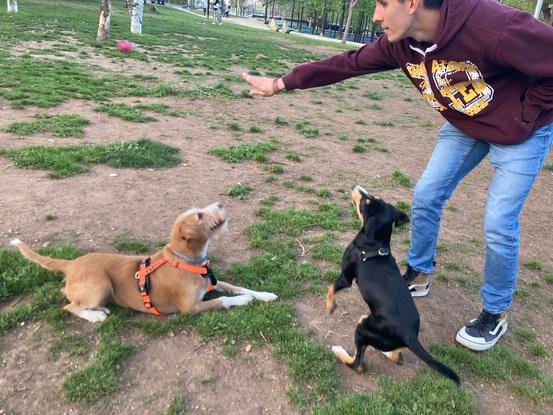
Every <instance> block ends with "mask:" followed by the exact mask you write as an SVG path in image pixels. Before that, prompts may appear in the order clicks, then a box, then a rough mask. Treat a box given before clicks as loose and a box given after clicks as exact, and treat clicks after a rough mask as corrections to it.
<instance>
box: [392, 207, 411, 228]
mask: <svg viewBox="0 0 553 415" xmlns="http://www.w3.org/2000/svg"><path fill="white" fill-rule="evenodd" d="M410 221H411V220H410V219H409V216H407V213H405V212H402V211H401V210H397V209H396V214H395V218H394V225H396V226H401V225H405V224H406V223H409V222H410Z"/></svg>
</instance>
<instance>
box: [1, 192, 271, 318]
mask: <svg viewBox="0 0 553 415" xmlns="http://www.w3.org/2000/svg"><path fill="white" fill-rule="evenodd" d="M226 230H227V216H226V213H225V210H224V209H223V207H222V205H221V204H219V203H213V204H211V205H209V206H207V207H205V208H203V209H196V208H194V209H189V210H187V211H186V212H184V213H182V214H181V215H180V216H179V217H178V218H177V220H176V221H175V223H174V224H173V228H172V231H171V239H170V242H169V243H168V244H167V245H166V246H165V247H164V248H163V250H161V251H159V252H157V253H156V254H154V255H152V256H151V258H150V261H148V262H144V258H142V257H138V256H127V255H119V254H104V253H91V254H86V255H83V256H81V257H79V258H77V259H75V260H72V261H70V260H62V259H53V258H49V257H45V256H42V255H39V254H37V253H36V252H34V251H33V250H32V249H31V248H30V247H29V246H28V245H26V244H25V243H23V242H21V241H20V240H18V239H15V240H13V241H12V242H11V245H12V246H16V247H17V248H18V249H19V251H20V252H21V253H22V254H23V255H24V256H25V257H26V258H28V259H29V260H31V261H33V262H36V263H38V264H40V265H41V266H43V267H44V268H47V269H49V270H52V271H61V272H63V273H64V274H65V288H64V290H63V292H64V294H65V296H66V297H67V298H68V300H69V301H70V303H69V304H68V305H66V306H65V307H64V308H65V309H66V310H67V311H69V312H71V313H73V314H75V315H76V316H78V317H81V318H84V319H85V320H88V321H90V322H97V321H103V320H105V319H106V317H107V315H108V314H109V309H108V308H106V305H107V304H108V303H109V302H114V303H116V304H118V305H120V306H123V307H128V308H132V309H134V310H137V311H142V312H152V313H154V314H158V311H159V314H169V313H176V312H182V313H199V312H202V311H205V310H213V309H219V308H230V307H232V306H237V305H245V304H248V303H249V302H250V301H252V300H253V299H254V298H255V299H257V300H261V301H273V300H276V299H277V296H276V295H275V294H272V293H268V292H257V291H252V290H248V289H246V288H242V287H236V286H233V285H231V284H228V283H226V282H222V281H219V282H217V281H216V280H215V279H214V278H213V274H212V273H211V272H210V270H209V266H208V262H207V248H208V245H209V242H210V241H211V240H213V239H216V238H217V237H218V236H220V235H221V234H222V233H223V232H225V231H226ZM202 274H203V275H202ZM210 277H211V278H210ZM211 289H215V290H217V291H227V292H230V293H233V294H240V295H237V296H234V297H225V296H221V297H219V298H216V299H213V300H208V301H202V300H203V298H204V295H205V294H206V293H207V292H208V291H210V290H211Z"/></svg>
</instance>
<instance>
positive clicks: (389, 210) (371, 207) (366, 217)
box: [351, 186, 409, 242]
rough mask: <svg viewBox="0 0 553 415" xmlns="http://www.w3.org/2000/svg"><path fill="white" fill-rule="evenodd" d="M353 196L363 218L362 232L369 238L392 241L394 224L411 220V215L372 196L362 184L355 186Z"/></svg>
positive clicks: (360, 217) (401, 223)
mask: <svg viewBox="0 0 553 415" xmlns="http://www.w3.org/2000/svg"><path fill="white" fill-rule="evenodd" d="M351 198H352V201H353V204H354V205H355V209H356V210H357V215H358V216H359V219H361V223H362V226H361V232H360V233H362V234H364V235H365V236H366V237H367V238H369V239H372V240H378V241H386V242H389V241H390V237H391V235H392V229H393V226H394V225H396V226H399V225H403V224H405V223H408V222H409V216H407V214H405V213H404V212H402V211H401V210H399V209H396V208H395V207H394V206H392V205H390V204H389V203H386V202H384V201H383V200H382V199H378V198H376V197H374V196H371V195H370V194H369V193H368V192H367V191H366V190H365V189H363V188H362V187H361V186H355V187H354V188H353V190H352V191H351Z"/></svg>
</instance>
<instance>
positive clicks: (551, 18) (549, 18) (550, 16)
mask: <svg viewBox="0 0 553 415" xmlns="http://www.w3.org/2000/svg"><path fill="white" fill-rule="evenodd" d="M552 11H553V5H550V6H549V7H547V6H546V7H544V8H543V20H545V22H546V23H547V24H548V25H549V26H553V13H551V12H552Z"/></svg>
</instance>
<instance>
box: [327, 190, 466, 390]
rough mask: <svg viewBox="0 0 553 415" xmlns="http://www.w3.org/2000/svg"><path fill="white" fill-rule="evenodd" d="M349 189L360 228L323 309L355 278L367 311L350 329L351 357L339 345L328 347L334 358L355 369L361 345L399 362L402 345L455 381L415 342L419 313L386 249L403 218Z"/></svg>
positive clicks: (363, 193)
mask: <svg viewBox="0 0 553 415" xmlns="http://www.w3.org/2000/svg"><path fill="white" fill-rule="evenodd" d="M351 194H352V199H353V203H354V204H355V207H356V209H357V214H358V215H359V218H360V219H361V222H362V227H361V230H360V231H359V233H358V234H357V236H356V237H355V239H354V240H353V242H351V243H350V244H349V246H348V247H347V249H346V251H345V253H344V256H343V258H342V272H341V275H340V277H339V278H338V279H337V280H336V282H335V283H334V285H331V286H329V287H328V293H327V296H326V308H327V310H328V312H329V313H330V314H331V313H333V312H334V309H335V308H336V304H335V302H334V296H335V294H336V292H338V291H339V290H341V289H343V288H347V287H351V284H352V281H353V279H354V278H355V279H356V280H357V285H358V286H359V291H361V295H362V296H363V299H364V300H365V302H366V303H367V304H368V306H369V309H370V312H371V314H370V315H369V316H363V317H361V319H360V320H359V323H358V324H357V328H356V329H355V347H356V352H355V356H354V357H352V356H350V355H349V354H348V353H347V352H346V351H345V350H344V349H343V348H342V347H341V346H334V347H333V348H332V351H333V352H334V354H335V355H336V357H337V358H338V359H339V360H340V361H342V362H343V363H345V364H346V365H348V366H349V367H351V368H353V369H357V370H360V369H361V367H362V366H361V363H362V361H363V355H364V353H365V349H366V348H367V346H372V347H374V348H375V349H377V350H380V351H382V352H383V353H384V354H385V355H386V357H388V358H389V359H390V360H392V361H393V362H395V363H397V364H401V363H402V362H403V358H402V356H401V350H402V349H405V348H407V349H409V350H411V351H412V352H413V353H414V354H415V355H416V356H417V357H419V358H420V359H422V360H423V361H424V362H425V363H426V364H428V365H429V366H430V367H431V368H432V369H434V370H436V371H437V372H439V373H441V374H442V375H444V376H446V377H448V378H449V379H451V380H452V381H454V382H455V383H457V384H458V383H459V377H458V376H457V374H456V373H455V372H454V371H453V370H451V369H450V368H448V367H447V366H445V365H443V364H442V363H440V362H438V361H436V360H435V359H434V358H433V357H432V356H431V355H430V354H429V353H428V352H427V351H426V350H425V349H424V347H423V346H422V345H421V343H420V342H419V339H418V335H419V326H420V319H419V313H418V311H417V308H416V307H415V304H414V302H413V299H412V298H411V294H410V293H409V290H408V288H407V284H406V283H405V281H404V280H403V278H402V277H401V273H400V270H399V268H398V266H397V263H396V261H395V259H394V257H393V256H392V255H391V252H390V238H391V235H392V229H393V226H394V224H395V225H401V224H404V223H407V222H409V217H408V216H407V215H406V214H405V213H403V212H401V211H400V210H398V209H396V208H395V207H393V206H392V205H390V204H388V203H386V202H384V201H383V200H381V199H378V198H375V197H373V196H371V195H369V194H368V193H367V191H366V190H365V189H363V188H362V187H360V186H356V187H355V188H354V189H353V190H352V192H351Z"/></svg>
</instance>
